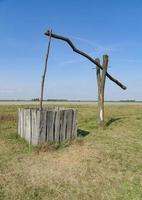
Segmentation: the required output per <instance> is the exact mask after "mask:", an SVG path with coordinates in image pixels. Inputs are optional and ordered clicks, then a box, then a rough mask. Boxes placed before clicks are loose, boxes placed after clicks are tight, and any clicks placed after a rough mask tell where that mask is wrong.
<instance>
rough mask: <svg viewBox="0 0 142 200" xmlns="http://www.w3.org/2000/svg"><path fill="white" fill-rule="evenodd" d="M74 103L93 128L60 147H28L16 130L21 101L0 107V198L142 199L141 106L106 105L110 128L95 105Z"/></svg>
mask: <svg viewBox="0 0 142 200" xmlns="http://www.w3.org/2000/svg"><path fill="white" fill-rule="evenodd" d="M74 107H77V108H78V109H79V128H80V129H82V130H87V131H90V134H88V135H86V136H85V137H79V138H78V139H77V140H75V141H73V142H72V143H71V145H69V144H63V145H62V146H60V147H59V146H55V148H52V147H51V146H48V145H46V144H44V145H43V146H41V147H38V148H33V147H31V146H30V147H29V146H28V145H27V143H26V142H25V141H24V140H22V139H20V138H19V137H17V136H16V121H15V119H16V107H14V106H9V107H0V116H5V117H2V119H7V120H2V121H1V122H0V156H1V160H0V161H1V162H0V170H1V174H0V199H2V200H13V199H14V200H32V199H33V200H48V199H49V200H61V199H63V200H78V199H81V200H129V199H130V200H131V199H132V200H141V199H142V123H141V122H142V106H140V105H139V106H107V107H106V129H105V130H102V129H99V128H98V127H97V125H96V107H93V106H89V105H81V106H77V105H76V106H74ZM8 116H10V117H8ZM11 116H13V117H11ZM0 119H1V117H0ZM53 147H54V146H53ZM57 147H58V148H57ZM55 149H56V150H55Z"/></svg>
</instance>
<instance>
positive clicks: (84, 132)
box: [77, 129, 90, 137]
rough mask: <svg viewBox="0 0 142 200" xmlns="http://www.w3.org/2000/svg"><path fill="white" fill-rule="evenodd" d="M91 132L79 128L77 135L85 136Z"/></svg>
mask: <svg viewBox="0 0 142 200" xmlns="http://www.w3.org/2000/svg"><path fill="white" fill-rule="evenodd" d="M89 133H90V132H89V131H85V130H82V129H77V136H79V137H85V136H86V135H88V134H89Z"/></svg>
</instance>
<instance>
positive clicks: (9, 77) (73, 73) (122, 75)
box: [0, 0, 142, 100]
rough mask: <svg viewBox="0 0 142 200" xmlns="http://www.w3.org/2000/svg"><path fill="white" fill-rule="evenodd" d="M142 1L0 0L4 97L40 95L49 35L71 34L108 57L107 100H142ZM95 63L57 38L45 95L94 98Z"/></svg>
mask: <svg viewBox="0 0 142 200" xmlns="http://www.w3.org/2000/svg"><path fill="white" fill-rule="evenodd" d="M141 11H142V1H141V0H119V1H116V0H71V1H67V0H60V1H59V0H40V1H39V0H24V1H19V0H0V99H32V98H36V97H40V82H41V75H42V71H43V67H44V60H45V52H46V48H47V43H48V40H47V37H46V36H44V34H43V33H44V32H45V31H46V30H48V29H50V28H52V29H53V32H54V33H57V34H61V35H65V36H67V37H69V38H70V39H71V40H72V41H73V42H74V44H75V45H76V46H77V47H78V48H80V49H81V50H83V51H85V52H86V53H88V54H90V55H91V56H93V57H100V58H102V55H103V54H108V55H109V56H110V58H109V59H110V62H109V69H108V70H109V72H110V74H111V75H112V76H114V77H115V78H117V79H118V80H120V81H121V82H122V83H123V84H125V85H126V86H127V87H128V89H127V90H126V91H124V90H122V89H121V88H119V87H118V86H117V85H116V84H114V83H113V82H111V81H110V80H109V79H107V80H106V90H105V98H106V100H121V99H136V100H142V92H141V87H142V67H141V66H142V20H141V19H142V12H141ZM93 67H94V66H93V64H92V63H90V62H89V61H88V60H86V59H85V58H83V57H81V56H79V55H78V54H75V53H74V52H72V50H71V49H70V48H69V47H68V46H67V44H65V43H63V42H62V41H58V40H55V39H53V40H52V42H51V51H50V57H49V62H48V70H47V77H46V82H45V85H46V87H45V91H44V97H45V98H59V99H62V98H63V99H81V100H87V99H89V100H96V99H97V85H96V74H95V70H93V69H92V68H93Z"/></svg>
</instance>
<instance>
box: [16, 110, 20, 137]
mask: <svg viewBox="0 0 142 200" xmlns="http://www.w3.org/2000/svg"><path fill="white" fill-rule="evenodd" d="M20 118H21V110H20V108H18V130H17V131H18V135H20V133H21V119H20Z"/></svg>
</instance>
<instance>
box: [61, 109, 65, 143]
mask: <svg viewBox="0 0 142 200" xmlns="http://www.w3.org/2000/svg"><path fill="white" fill-rule="evenodd" d="M60 112H61V117H60V123H61V125H60V126H61V127H60V141H64V140H65V138H66V110H62V111H60Z"/></svg>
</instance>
